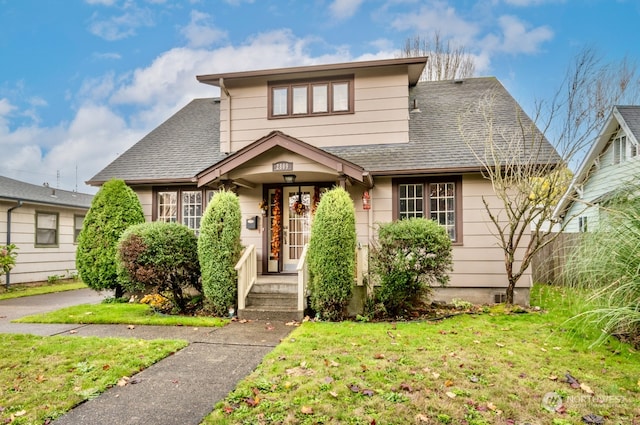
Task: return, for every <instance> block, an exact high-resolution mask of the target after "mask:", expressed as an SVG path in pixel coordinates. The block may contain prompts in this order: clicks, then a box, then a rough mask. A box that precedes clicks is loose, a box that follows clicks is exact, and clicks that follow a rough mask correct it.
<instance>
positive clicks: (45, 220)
mask: <svg viewBox="0 0 640 425" xmlns="http://www.w3.org/2000/svg"><path fill="white" fill-rule="evenodd" d="M38 245H39V246H55V245H58V213H50V212H38V211H36V246H38Z"/></svg>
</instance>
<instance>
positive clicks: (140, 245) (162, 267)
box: [117, 222, 202, 312]
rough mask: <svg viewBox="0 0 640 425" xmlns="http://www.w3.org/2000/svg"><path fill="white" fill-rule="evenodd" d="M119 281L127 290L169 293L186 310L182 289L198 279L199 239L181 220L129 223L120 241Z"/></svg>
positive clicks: (196, 283) (118, 255)
mask: <svg viewBox="0 0 640 425" xmlns="http://www.w3.org/2000/svg"><path fill="white" fill-rule="evenodd" d="M117 258H118V269H117V270H118V281H119V282H120V284H121V285H122V286H123V287H124V288H125V289H126V290H128V291H132V292H133V291H145V292H146V293H170V294H171V295H170V297H171V298H172V301H173V303H174V305H175V306H177V307H178V310H180V311H181V312H184V311H185V310H186V307H187V298H186V297H185V295H184V293H183V290H184V289H186V288H188V287H193V288H195V289H197V290H201V289H202V287H201V285H200V283H199V277H200V265H199V264H198V240H197V238H196V236H195V234H194V233H193V231H192V230H191V229H189V228H188V227H187V226H185V225H182V224H179V223H164V222H154V223H141V224H136V225H134V226H130V227H129V228H127V230H125V231H124V232H123V233H122V236H120V241H119V242H118V253H117Z"/></svg>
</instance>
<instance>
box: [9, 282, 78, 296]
mask: <svg viewBox="0 0 640 425" xmlns="http://www.w3.org/2000/svg"><path fill="white" fill-rule="evenodd" d="M86 287H87V285H85V284H84V283H83V282H81V281H68V282H62V283H43V284H42V285H23V284H20V285H12V286H10V287H9V289H7V288H6V286H4V285H3V286H0V300H8V299H10V298H20V297H29V296H31V295H42V294H50V293H52V292H62V291H71V290H74V289H82V288H86Z"/></svg>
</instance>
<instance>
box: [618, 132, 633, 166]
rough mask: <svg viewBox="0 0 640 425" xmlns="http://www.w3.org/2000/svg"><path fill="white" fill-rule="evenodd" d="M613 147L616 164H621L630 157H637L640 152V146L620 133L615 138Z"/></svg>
mask: <svg viewBox="0 0 640 425" xmlns="http://www.w3.org/2000/svg"><path fill="white" fill-rule="evenodd" d="M612 149H613V163H614V164H620V163H622V162H625V161H626V160H628V159H630V158H635V157H637V156H638V154H639V152H638V147H637V146H636V145H635V144H634V143H633V142H632V141H631V140H628V139H627V136H625V135H623V134H618V136H617V137H616V138H615V139H613V143H612Z"/></svg>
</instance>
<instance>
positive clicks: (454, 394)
mask: <svg viewBox="0 0 640 425" xmlns="http://www.w3.org/2000/svg"><path fill="white" fill-rule="evenodd" d="M445 394H446V395H447V397H449V398H456V397H457V395H456V393H452V392H451V391H447V392H446V393H445Z"/></svg>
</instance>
